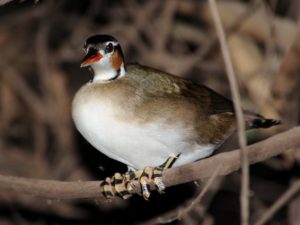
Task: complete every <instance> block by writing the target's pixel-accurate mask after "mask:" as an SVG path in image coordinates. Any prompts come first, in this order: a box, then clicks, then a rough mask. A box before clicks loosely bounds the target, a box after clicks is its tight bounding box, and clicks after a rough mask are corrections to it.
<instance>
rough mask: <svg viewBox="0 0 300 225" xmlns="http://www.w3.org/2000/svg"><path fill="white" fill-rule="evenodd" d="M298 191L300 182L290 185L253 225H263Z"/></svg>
mask: <svg viewBox="0 0 300 225" xmlns="http://www.w3.org/2000/svg"><path fill="white" fill-rule="evenodd" d="M299 191H300V180H298V181H296V182H295V183H293V184H292V186H291V187H290V188H289V189H288V190H287V191H286V192H284V194H283V195H281V196H280V198H279V199H278V200H277V201H276V202H275V203H274V204H273V205H272V206H271V207H270V208H269V209H268V210H267V211H266V212H264V214H263V216H262V218H260V219H259V220H258V221H257V222H256V223H255V224H254V225H263V224H265V223H266V222H267V221H268V220H269V219H270V218H272V216H273V215H274V214H275V213H276V212H277V211H278V210H279V209H280V208H281V207H282V206H284V205H285V204H286V203H287V202H288V201H289V200H290V199H291V198H292V197H293V196H294V195H295V194H296V193H297V192H299Z"/></svg>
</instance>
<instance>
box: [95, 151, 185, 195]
mask: <svg viewBox="0 0 300 225" xmlns="http://www.w3.org/2000/svg"><path fill="white" fill-rule="evenodd" d="M178 157H179V155H177V156H176V157H169V158H168V159H167V160H166V161H165V162H164V163H163V164H162V165H160V166H158V167H145V168H144V169H143V170H136V171H128V172H127V173H126V174H124V175H121V174H120V173H115V174H114V176H113V177H112V178H109V177H107V178H106V179H105V180H104V181H103V182H102V183H101V185H100V188H101V192H102V193H103V195H104V196H105V197H106V199H108V200H111V199H112V198H113V197H114V196H119V197H121V198H122V199H128V198H130V197H131V196H132V192H133V189H134V182H133V181H138V183H139V184H140V185H141V190H142V195H143V197H144V199H145V200H148V199H149V197H150V190H151V189H150V187H151V184H154V185H155V187H156V189H157V191H158V192H159V193H160V194H163V193H164V190H165V189H166V186H165V184H164V183H163V181H162V173H163V171H164V170H166V169H168V168H171V167H172V165H173V164H174V162H175V161H176V160H177V158H178Z"/></svg>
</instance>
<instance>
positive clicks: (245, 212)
mask: <svg viewBox="0 0 300 225" xmlns="http://www.w3.org/2000/svg"><path fill="white" fill-rule="evenodd" d="M209 5H210V9H211V12H212V15H213V19H214V23H215V26H216V31H217V34H218V37H219V41H220V45H221V49H222V54H223V58H224V61H225V67H226V74H227V77H228V80H229V84H230V90H231V95H232V97H233V101H234V109H235V113H236V117H237V130H238V138H239V144H240V148H241V162H242V185H241V195H240V200H241V224H242V225H248V224H249V162H248V156H247V151H246V145H247V142H246V131H245V130H246V129H245V122H244V115H243V110H242V107H241V99H240V94H239V90H238V85H237V81H236V76H235V73H234V69H233V64H232V60H231V57H230V53H229V50H228V44H227V40H226V36H225V32H224V28H223V26H222V22H221V19H220V15H219V12H218V8H217V4H216V1H215V0H209Z"/></svg>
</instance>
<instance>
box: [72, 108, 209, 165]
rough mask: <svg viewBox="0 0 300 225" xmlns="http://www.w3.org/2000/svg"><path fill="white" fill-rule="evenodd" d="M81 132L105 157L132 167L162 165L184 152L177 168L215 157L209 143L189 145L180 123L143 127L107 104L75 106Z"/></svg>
mask: <svg viewBox="0 0 300 225" xmlns="http://www.w3.org/2000/svg"><path fill="white" fill-rule="evenodd" d="M72 115H73V119H74V122H75V125H76V127H77V129H78V130H79V132H80V133H81V134H82V135H83V136H84V137H85V138H86V139H87V141H88V142H90V143H91V144H92V145H93V146H94V147H95V148H96V149H98V150H99V151H101V152H102V153H104V154H105V155H107V156H109V157H110V158H113V159H115V160H118V161H120V162H122V163H125V164H127V165H129V166H131V167H133V168H136V169H142V168H144V167H145V166H159V165H160V164H162V163H164V162H165V160H166V159H167V158H168V157H170V156H176V155H177V154H178V153H181V156H180V157H179V159H178V160H177V161H176V162H175V164H174V166H178V165H183V164H187V163H190V162H193V161H195V160H197V159H200V158H204V157H206V156H208V155H210V154H212V152H213V150H214V146H213V145H210V144H205V145H204V144H203V145H201V144H196V143H190V142H188V141H185V140H187V138H186V135H187V134H186V133H185V129H184V128H183V127H182V126H181V125H180V124H174V125H172V126H168V127H166V126H165V124H164V122H163V120H160V121H159V120H157V121H151V123H146V124H141V123H138V122H136V121H135V122H133V121H125V120H120V119H119V118H118V116H117V115H118V111H114V110H113V109H112V107H109V106H107V105H105V104H104V105H98V106H95V104H88V103H87V104H85V105H84V106H81V107H76V106H75V107H73V112H72Z"/></svg>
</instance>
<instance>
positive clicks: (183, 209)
mask: <svg viewBox="0 0 300 225" xmlns="http://www.w3.org/2000/svg"><path fill="white" fill-rule="evenodd" d="M220 168H221V167H220V166H218V167H217V169H216V170H215V171H214V172H213V174H212V176H211V177H210V178H209V180H208V181H207V183H206V184H205V186H204V187H203V189H202V190H201V191H200V193H199V194H198V195H197V196H196V198H194V199H192V200H191V202H190V204H189V205H188V206H183V207H180V208H179V209H178V210H177V211H178V213H177V215H175V216H173V217H171V218H167V219H166V218H157V221H158V222H159V223H171V222H173V221H175V220H180V219H182V218H183V217H184V216H185V215H187V214H188V213H189V212H190V211H191V210H192V209H193V208H194V207H195V206H196V205H197V204H199V203H200V201H201V200H202V198H203V196H204V195H205V194H206V192H207V191H208V189H209V188H210V186H211V184H212V183H213V182H214V180H215V178H216V177H217V175H218V173H219V171H220Z"/></svg>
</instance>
